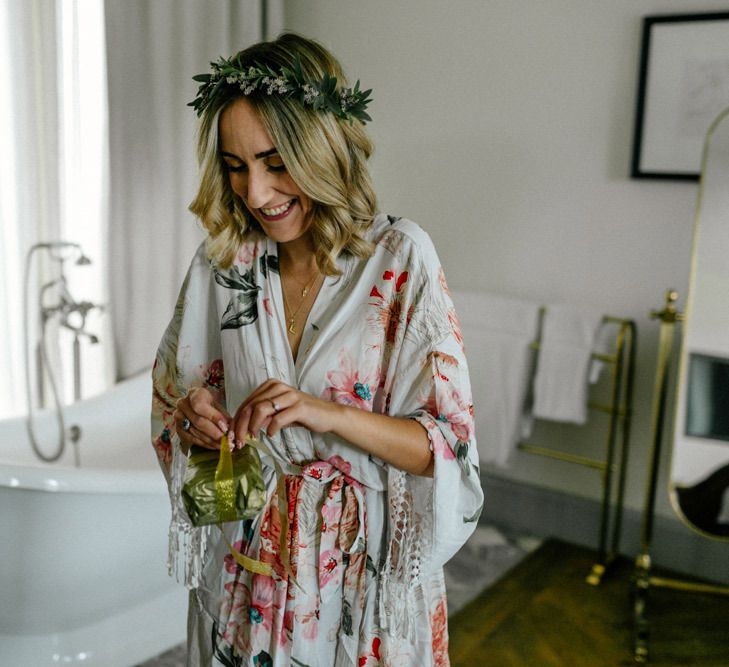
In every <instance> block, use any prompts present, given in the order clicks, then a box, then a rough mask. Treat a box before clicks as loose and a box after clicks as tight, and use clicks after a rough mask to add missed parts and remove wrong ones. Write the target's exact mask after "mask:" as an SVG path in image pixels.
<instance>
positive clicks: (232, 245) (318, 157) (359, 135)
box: [190, 33, 377, 275]
mask: <svg viewBox="0 0 729 667" xmlns="http://www.w3.org/2000/svg"><path fill="white" fill-rule="evenodd" d="M236 58H240V62H241V64H242V65H243V66H244V67H247V66H249V65H253V66H256V65H263V66H269V67H271V68H272V69H273V70H279V69H280V68H281V67H287V68H292V67H293V64H294V61H295V60H296V59H298V60H299V61H300V63H301V68H302V72H303V74H304V77H305V78H306V79H313V80H318V79H321V78H323V77H324V75H325V74H329V75H330V76H334V77H336V78H337V85H338V86H347V82H346V79H345V77H344V73H343V71H342V68H341V66H340V64H339V63H338V62H337V60H336V59H335V58H334V56H333V55H332V54H331V53H330V52H329V51H327V49H325V48H324V47H323V46H321V45H320V44H318V43H317V42H315V41H313V40H310V39H306V38H304V37H301V36H300V35H296V34H293V33H284V34H282V35H280V36H279V37H278V38H277V39H275V40H273V41H270V42H260V43H258V44H254V45H253V46H251V47H249V48H247V49H245V50H243V51H241V52H240V53H239V54H238V55H237V56H236ZM241 96H242V93H240V94H236V93H235V91H234V92H233V93H232V94H229V95H227V96H226V95H221V96H220V97H219V98H218V99H216V100H214V101H213V102H212V103H211V104H210V105H209V106H208V107H207V108H206V110H205V111H204V112H203V115H202V117H201V120H200V127H199V135H198V146H197V154H198V162H199V165H200V172H201V173H200V185H199V188H198V192H197V195H196V196H195V199H194V200H193V201H192V203H191V204H190V211H192V213H194V214H195V215H196V216H198V217H199V218H200V220H201V222H202V224H203V226H204V227H205V229H206V230H207V231H208V239H207V252H208V256H209V258H210V259H211V260H212V261H213V262H215V263H216V265H217V266H220V267H221V268H228V267H229V266H230V265H231V264H232V263H233V260H234V259H235V256H236V254H237V252H238V249H239V248H240V245H241V244H242V243H243V242H245V241H247V240H249V239H250V238H251V237H252V236H254V235H257V234H262V233H263V232H262V230H261V228H260V225H259V224H258V222H257V221H256V220H255V219H254V218H253V216H252V215H251V214H250V213H249V212H248V210H247V209H246V206H245V204H244V203H243V201H242V200H241V199H240V198H239V197H238V196H237V195H236V194H235V193H234V192H233V190H232V188H231V187H230V182H229V179H228V172H227V168H226V165H225V162H224V161H223V159H222V158H221V156H220V146H219V135H218V119H219V117H220V113H221V111H222V110H223V109H224V108H225V107H226V106H227V105H228V104H230V103H231V102H232V101H233V100H234V99H237V98H239V97H241ZM246 99H247V100H248V101H249V102H250V103H251V104H252V105H253V106H254V108H255V109H256V110H257V111H258V113H259V114H260V117H261V121H262V123H263V125H264V127H265V128H266V131H267V132H268V134H269V136H270V137H271V141H272V142H273V144H274V146H275V147H276V149H277V150H278V153H279V155H280V156H281V159H282V161H283V163H284V165H285V166H286V169H287V171H288V173H289V174H290V175H291V177H292V178H293V180H294V182H295V183H296V185H298V187H299V188H300V189H301V191H302V192H303V193H304V194H306V195H307V196H308V197H309V198H310V199H311V201H312V208H311V211H310V213H309V215H310V217H311V226H310V229H311V233H312V236H313V241H314V247H315V248H316V262H317V265H318V267H319V270H320V271H322V273H324V274H326V275H339V274H340V273H341V271H340V270H339V269H338V268H337V264H336V260H337V257H339V255H340V254H343V253H344V254H349V255H353V256H355V257H361V258H366V257H369V256H370V255H371V254H372V252H373V249H374V246H373V244H372V243H370V242H369V241H367V239H366V238H365V236H364V233H365V231H366V230H367V229H368V227H369V226H370V225H371V223H372V219H373V218H374V216H375V213H376V207H377V199H376V197H375V193H374V189H373V187H372V181H371V178H370V174H369V171H368V169H367V160H368V158H369V157H370V155H371V154H372V150H373V145H372V141H371V139H370V138H369V136H368V135H367V133H366V131H365V130H364V126H363V124H362V123H361V122H360V121H358V120H354V121H352V122H351V123H350V122H348V121H346V120H340V119H339V118H337V117H336V116H335V115H334V114H333V113H328V112H324V111H316V110H314V109H312V108H310V107H307V106H304V105H303V104H302V103H301V102H299V101H298V100H296V99H293V98H289V97H286V96H283V95H266V94H265V93H254V94H251V95H249V96H247V97H246Z"/></svg>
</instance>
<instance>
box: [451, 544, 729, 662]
mask: <svg viewBox="0 0 729 667" xmlns="http://www.w3.org/2000/svg"><path fill="white" fill-rule="evenodd" d="M593 559H594V553H593V552H591V551H589V550H587V549H583V548H580V547H576V546H573V545H569V544H565V543H564V542H559V541H556V540H548V541H546V542H545V543H544V544H543V545H542V546H541V547H540V548H539V549H537V550H536V551H535V552H534V553H533V554H531V555H530V556H528V557H527V558H526V559H525V560H524V561H522V562H521V563H520V564H519V565H517V566H516V568H514V569H513V570H512V571H511V572H510V573H508V574H507V576H506V577H504V578H503V579H501V580H500V581H498V582H497V583H496V584H494V585H493V586H492V587H491V588H489V589H487V590H486V591H485V592H484V593H482V594H481V595H480V596H479V597H478V598H477V599H476V600H474V601H473V602H472V603H470V604H469V605H468V606H467V607H465V608H464V609H462V610H461V611H460V612H458V613H457V614H455V615H454V616H453V617H451V619H450V622H449V630H450V657H451V665H452V667H532V666H533V667H572V666H574V667H603V666H605V667H617V666H621V665H636V664H637V663H635V662H634V661H633V659H632V607H631V603H630V576H631V573H632V563H631V562H630V561H628V560H627V559H625V560H619V561H617V562H616V563H614V564H613V566H612V567H611V569H610V570H609V572H608V574H607V575H606V577H605V578H604V579H603V583H602V584H601V585H600V586H599V587H593V586H590V585H588V584H587V583H585V581H584V578H585V575H586V574H587V573H588V572H589V571H590V567H591V565H592V563H593ZM648 614H649V621H650V633H651V636H650V654H649V662H648V664H649V665H654V666H655V667H666V666H673V665H701V666H706V667H709V666H710V667H729V598H727V597H722V596H716V595H704V594H701V595H699V594H695V593H684V592H679V591H673V590H669V589H665V588H661V589H659V588H652V589H651V591H650V596H649V600H648Z"/></svg>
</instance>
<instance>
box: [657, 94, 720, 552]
mask: <svg viewBox="0 0 729 667" xmlns="http://www.w3.org/2000/svg"><path fill="white" fill-rule="evenodd" d="M723 122H726V123H729V107H727V108H726V109H724V110H723V111H722V112H721V113H720V114H719V115H718V116H717V117H716V118H715V119H714V121H713V122H712V123H711V125H710V126H709V129H708V131H707V132H706V137H705V138H704V148H703V153H702V158H701V172H700V179H699V191H698V194H697V197H696V209H695V214H694V225H693V235H692V242H691V265H690V270H689V287H688V294H687V297H686V303H685V308H684V313H685V314H684V317H683V320H684V325H683V335H682V336H681V346H680V351H679V369H678V376H677V379H676V386H675V390H674V395H673V398H674V414H673V419H672V428H671V441H670V444H671V447H670V456H669V464H668V497H669V500H670V502H671V506H672V508H673V511H674V512H675V514H676V516H677V517H678V519H679V520H680V521H681V522H682V523H683V524H684V525H685V526H686V527H687V528H689V529H690V530H691V531H693V532H694V533H697V534H698V535H701V536H702V537H706V538H709V539H712V540H717V541H719V542H729V535H717V534H715V533H711V532H708V531H706V530H703V529H702V528H700V527H699V526H696V525H695V524H693V523H692V522H691V521H690V520H689V519H688V517H687V516H686V515H685V513H684V511H683V510H682V508H681V504H680V501H679V497H678V491H677V488H678V485H677V484H676V483H675V482H674V480H673V464H674V457H675V455H676V440H677V437H679V435H680V434H679V426H681V427H684V425H685V417H684V415H685V413H686V402H687V400H688V386H687V384H688V373H689V369H688V366H689V355H690V352H691V351H690V350H688V349H687V345H686V343H687V339H688V336H687V329H688V326H690V323H691V316H692V310H693V300H694V299H693V297H694V290H695V288H696V284H697V283H696V273H697V269H698V245H699V229H700V224H701V217H702V212H703V202H704V190H705V185H706V178H705V174H706V167H707V165H708V163H709V156H710V152H711V143H712V139H713V138H714V133H715V132H716V130H717V128H718V127H719V126H720V125H721V124H722V123H723ZM728 215H729V212H728ZM687 325H688V326H687ZM727 446H728V447H729V443H728V444H727Z"/></svg>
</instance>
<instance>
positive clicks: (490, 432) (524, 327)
mask: <svg viewBox="0 0 729 667" xmlns="http://www.w3.org/2000/svg"><path fill="white" fill-rule="evenodd" d="M452 296H453V302H454V304H455V306H456V312H457V313H458V317H459V319H460V322H461V326H462V330H463V340H464V344H465V346H466V355H467V357H468V368H469V372H470V377H471V389H472V392H473V404H474V411H475V421H476V439H477V441H478V451H479V458H480V461H481V463H483V464H491V465H498V466H506V465H507V464H508V460H509V457H510V455H511V454H512V452H513V451H514V450H515V448H516V445H517V443H518V442H519V440H520V430H521V417H522V413H523V409H524V400H525V397H526V393H527V389H528V386H529V378H530V375H531V365H532V359H533V356H534V351H533V350H532V349H531V347H530V345H531V344H532V343H533V342H534V340H535V339H536V336H537V324H538V314H539V306H538V304H536V303H530V302H528V301H523V300H519V299H512V298H508V297H504V296H499V295H495V294H489V293H483V292H453V294H452Z"/></svg>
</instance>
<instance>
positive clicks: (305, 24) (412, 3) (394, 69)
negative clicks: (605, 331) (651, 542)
mask: <svg viewBox="0 0 729 667" xmlns="http://www.w3.org/2000/svg"><path fill="white" fill-rule="evenodd" d="M726 8H727V3H726V1H712V0H706V1H705V2H702V3H700V6H696V3H693V2H688V1H680V0H643V1H642V2H634V1H633V0H610V1H609V2H604V1H601V0H547V1H537V0H533V1H531V2H529V1H527V0H480V1H479V0H453V1H450V2H446V1H444V0H441V1H438V0H407V1H401V2H392V1H391V0H390V1H388V0H367V1H365V0H289V2H288V3H287V5H286V17H285V25H286V27H287V28H288V29H291V30H295V31H297V32H301V33H302V34H304V35H307V36H310V37H314V38H316V39H318V40H320V41H321V42H323V43H324V44H326V45H327V46H329V47H330V48H331V49H332V50H333V51H334V53H335V54H337V55H338V56H339V57H340V59H341V60H342V62H343V64H344V66H345V69H346V71H347V72H348V73H349V76H350V77H351V78H352V79H357V78H359V79H361V81H362V84H363V85H364V87H365V88H369V87H372V88H373V89H374V102H373V104H372V106H371V115H372V117H373V119H374V121H373V123H372V124H371V126H370V127H371V132H372V135H373V137H374V139H375V142H376V146H377V150H376V155H375V158H374V160H373V174H374V177H375V182H376V185H377V188H378V192H379V196H380V203H381V208H382V210H385V211H387V212H390V213H393V214H398V215H404V216H407V217H410V218H413V219H414V220H416V221H418V222H419V223H420V224H421V225H422V226H423V227H425V228H426V229H427V230H428V232H429V233H430V234H431V236H432V237H433V240H434V241H435V244H436V247H437V248H438V250H439V253H440V256H441V259H442V262H443V265H444V267H445V270H446V275H447V276H448V279H449V283H450V285H451V287H452V288H470V289H483V290H488V291H496V292H501V293H503V294H507V295H512V296H516V297H522V298H527V299H532V300H535V301H538V302H540V303H549V302H551V301H572V302H574V303H577V304H584V305H589V306H592V305H593V304H596V305H598V306H599V307H600V308H601V309H603V310H604V312H605V313H608V314H612V315H616V316H619V317H626V318H633V319H635V320H636V322H637V324H638V327H639V346H638V350H639V364H638V369H637V386H636V398H635V406H634V407H635V412H636V415H635V419H634V424H633V438H632V455H631V459H630V470H629V477H628V490H627V498H626V501H627V504H628V505H629V506H632V507H635V508H640V507H642V505H643V497H644V487H645V480H646V462H647V457H648V449H649V444H650V443H649V440H650V405H651V393H652V384H653V375H654V368H655V355H656V343H657V334H658V325H657V324H656V323H655V322H652V321H650V320H649V319H648V312H649V311H650V310H651V309H653V308H660V307H661V306H662V303H663V298H664V292H665V290H666V289H667V288H668V287H674V288H677V289H678V290H679V292H680V293H681V295H682V296H683V295H685V293H686V291H687V283H688V268H689V259H690V245H691V233H692V223H693V214H694V205H695V197H696V194H697V186H696V184H695V183H683V182H658V181H647V180H646V181H635V180H630V178H629V177H628V173H629V163H630V152H631V144H632V132H633V117H634V110H635V100H636V87H637V73H638V59H639V50H640V33H641V18H642V17H643V16H645V15H651V14H673V13H687V12H697V11H711V10H719V9H726ZM470 353H471V354H474V353H477V352H476V351H473V350H472V351H471V352H470ZM597 419H599V418H596V421H597ZM601 433H602V431H601V430H600V428H599V427H597V426H593V427H592V428H590V429H587V430H586V431H585V434H581V435H580V434H577V435H575V432H574V430H570V429H562V428H560V427H556V428H552V429H548V432H547V435H546V438H547V442H545V443H542V444H548V445H552V446H559V445H560V441H562V440H564V443H563V444H564V446H566V447H568V448H570V447H571V448H572V449H573V450H575V451H580V449H583V452H582V453H588V454H589V453H596V452H599V451H600V447H601V445H602V439H601V438H602V435H601ZM664 458H665V457H664ZM666 467H667V466H666V465H665V462H664V466H663V469H664V474H663V478H664V482H663V486H662V492H661V493H660V494H659V495H660V497H659V499H658V508H659V512H661V513H662V514H670V513H671V509H670V507H669V504H668V500H667V494H666V492H665V469H666ZM505 476H507V477H510V478H512V479H518V480H524V481H528V482H531V483H534V484H538V485H544V486H547V487H550V488H556V489H562V490H566V491H569V492H571V493H574V494H577V495H581V496H585V497H590V498H599V497H600V480H599V477H598V476H597V475H596V473H595V472H593V471H591V470H588V469H583V468H577V467H573V466H570V465H568V464H564V463H561V462H556V461H551V460H546V459H542V458H538V457H535V456H533V455H529V454H525V453H520V454H518V455H517V458H516V460H515V462H514V466H513V468H512V469H511V470H509V471H508V472H506V473H505Z"/></svg>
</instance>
